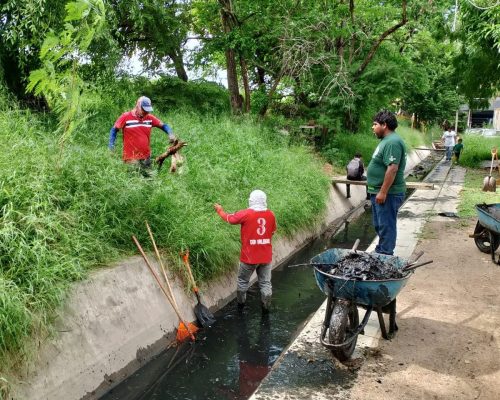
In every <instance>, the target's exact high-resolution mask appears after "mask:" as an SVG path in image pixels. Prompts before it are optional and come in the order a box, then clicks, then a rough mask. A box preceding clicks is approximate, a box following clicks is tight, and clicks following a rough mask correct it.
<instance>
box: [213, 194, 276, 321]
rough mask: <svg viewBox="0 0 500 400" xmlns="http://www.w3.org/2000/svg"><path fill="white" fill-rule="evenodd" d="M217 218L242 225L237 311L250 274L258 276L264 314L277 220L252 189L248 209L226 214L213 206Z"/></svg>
mask: <svg viewBox="0 0 500 400" xmlns="http://www.w3.org/2000/svg"><path fill="white" fill-rule="evenodd" d="M214 208H215V211H217V214H219V215H220V217H221V218H222V219H223V220H224V221H226V222H229V223H230V224H233V225H236V224H239V225H241V253H240V266H239V271H238V286H237V292H236V297H237V300H238V308H239V309H240V310H242V309H243V306H244V305H245V301H246V294H247V290H248V286H249V282H250V277H251V276H252V274H253V272H254V271H255V272H256V273H257V277H258V280H259V288H260V294H261V301H262V309H263V311H264V312H268V311H269V307H270V306H271V295H272V286H271V261H272V258H273V246H272V243H271V240H272V237H273V234H274V232H275V231H276V218H275V217H274V214H273V212H272V211H271V210H268V209H267V196H266V194H265V193H264V192H263V191H262V190H254V191H253V192H252V193H250V198H249V199H248V208H247V209H245V210H240V211H237V212H235V213H233V214H227V213H226V212H225V211H224V210H223V208H222V206H221V205H220V204H217V203H216V204H215V205H214Z"/></svg>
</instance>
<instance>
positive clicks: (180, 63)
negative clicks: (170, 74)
mask: <svg viewBox="0 0 500 400" xmlns="http://www.w3.org/2000/svg"><path fill="white" fill-rule="evenodd" d="M168 56H169V57H170V58H171V60H172V61H173V63H174V68H175V73H176V74H177V77H178V78H179V79H182V80H183V81H184V82H187V81H188V75H187V72H186V69H185V68H184V60H183V59H182V52H181V50H180V49H178V50H172V51H171V52H169V53H168Z"/></svg>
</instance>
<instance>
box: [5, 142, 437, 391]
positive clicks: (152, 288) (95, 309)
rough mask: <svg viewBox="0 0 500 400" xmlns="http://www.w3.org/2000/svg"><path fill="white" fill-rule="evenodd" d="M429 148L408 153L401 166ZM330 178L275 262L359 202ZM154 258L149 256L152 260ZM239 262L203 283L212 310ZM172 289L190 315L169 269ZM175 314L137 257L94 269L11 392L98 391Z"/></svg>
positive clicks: (227, 295) (168, 337)
mask: <svg viewBox="0 0 500 400" xmlns="http://www.w3.org/2000/svg"><path fill="white" fill-rule="evenodd" d="M429 154H430V152H429V151H427V150H418V151H414V152H412V153H411V154H409V157H408V165H407V170H409V169H412V168H413V167H414V166H415V165H417V164H418V163H420V161H421V160H423V159H424V158H426V157H427V156H428V155H429ZM345 195H346V191H345V185H333V186H332V188H331V190H330V195H329V200H328V204H327V209H326V212H325V216H324V218H323V221H322V222H321V223H319V224H317V225H316V226H313V227H312V228H311V229H309V230H306V231H303V232H301V233H299V234H297V235H296V236H294V237H293V238H291V239H287V238H280V239H278V240H276V241H275V242H274V246H273V247H274V266H277V265H279V264H280V263H281V262H283V261H284V260H286V259H287V258H288V257H290V256H291V255H292V254H294V253H295V252H296V251H298V250H299V249H301V248H302V247H303V246H304V245H306V244H307V243H308V242H309V241H310V240H311V239H312V238H314V237H316V236H317V235H319V234H321V233H322V232H323V231H324V230H325V229H326V227H328V226H329V225H331V224H332V223H334V222H336V221H341V220H343V218H344V216H345V215H346V214H348V213H350V212H352V211H353V210H354V209H356V208H357V207H360V206H361V205H362V204H363V203H364V200H365V187H364V186H354V187H352V188H351V198H349V199H346V197H345ZM153 259H154V257H151V260H153ZM236 272H237V266H236V265H235V268H234V269H233V271H232V272H231V273H230V274H227V275H226V276H224V277H222V278H220V279H218V280H215V281H214V282H211V283H210V284H207V285H203V286H202V287H201V291H202V296H203V302H204V304H206V305H207V306H209V307H210V308H211V310H213V311H215V310H218V309H220V308H222V307H223V306H224V305H226V304H227V303H228V302H229V301H231V300H232V299H233V298H234V296H235V282H236ZM171 279H172V283H173V288H172V289H173V291H174V294H175V296H176V299H177V302H178V304H179V306H180V309H181V314H182V315H183V316H185V318H186V319H188V320H191V321H194V320H195V316H194V313H193V306H194V304H195V299H194V298H193V296H192V295H190V294H189V293H186V291H185V289H184V284H183V283H182V282H181V280H180V279H179V278H178V277H175V276H172V277H171ZM177 326H178V319H177V316H176V314H175V313H174V311H173V309H172V308H171V307H170V306H169V305H168V304H167V302H166V300H165V298H164V296H163V294H162V293H161V291H160V290H159V288H158V286H157V284H156V282H155V281H154V280H153V279H152V277H151V276H150V274H149V272H148V271H147V270H146V268H145V267H144V265H143V261H142V259H141V258H140V257H132V258H130V259H127V260H125V261H124V262H121V263H119V264H116V265H112V266H110V267H109V268H104V269H100V270H97V271H95V272H93V273H92V274H91V276H90V277H89V279H87V280H86V281H84V282H81V283H78V284H75V285H74V287H73V288H72V290H71V293H70V294H69V296H68V300H67V302H66V304H65V306H64V308H63V309H62V310H61V312H60V316H59V318H58V320H57V323H56V327H55V337H53V338H48V339H47V340H46V341H45V342H43V343H41V344H40V350H39V354H38V356H37V358H36V360H35V361H34V362H32V363H31V364H30V365H27V366H25V367H24V369H25V371H24V373H23V376H21V377H20V378H19V381H18V382H15V384H14V390H13V397H12V398H13V399H23V400H32V399H33V400H34V399H37V400H42V399H47V400H49V399H50V400H59V399H60V400H73V399H75V400H76V399H95V398H98V397H100V396H102V395H103V394H104V393H106V392H107V391H109V390H110V389H111V388H113V387H114V386H116V385H117V384H118V383H120V382H121V381H123V380H124V379H125V378H127V377H128V376H130V375H131V374H133V373H134V372H135V371H137V370H138V369H139V368H140V367H141V366H142V365H144V364H145V363H147V362H148V361H149V360H151V358H152V357H154V356H155V355H157V354H159V353H160V352H161V351H162V350H164V349H165V348H166V347H168V346H170V345H172V344H174V343H175V329H176V328H177Z"/></svg>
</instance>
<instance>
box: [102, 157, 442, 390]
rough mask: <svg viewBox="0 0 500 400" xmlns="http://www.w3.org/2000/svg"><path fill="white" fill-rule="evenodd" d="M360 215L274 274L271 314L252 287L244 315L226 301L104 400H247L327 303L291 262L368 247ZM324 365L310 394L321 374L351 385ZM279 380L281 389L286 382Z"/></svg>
mask: <svg viewBox="0 0 500 400" xmlns="http://www.w3.org/2000/svg"><path fill="white" fill-rule="evenodd" d="M441 158H442V155H440V154H432V155H431V157H428V158H427V159H425V160H424V161H423V162H421V163H420V165H419V166H417V167H416V168H415V169H414V170H413V172H412V173H411V174H410V175H411V176H412V178H410V180H416V181H420V180H422V179H423V178H424V177H425V175H427V173H429V171H430V170H432V168H433V167H434V166H435V165H436V163H437V162H438V161H439V160H440V159H441ZM411 192H412V191H408V192H407V196H410V195H411ZM365 210H366V212H364V213H362V209H360V210H359V212H358V210H353V213H352V215H346V216H345V218H347V219H348V220H349V219H350V218H353V216H354V215H355V214H357V215H359V214H360V213H361V215H360V216H359V217H357V218H355V219H353V220H352V221H350V222H344V223H343V224H342V226H340V227H339V226H332V227H331V228H330V229H327V231H326V232H325V233H324V234H323V235H322V236H320V237H318V238H317V239H315V240H313V241H312V242H311V243H309V244H308V245H307V246H306V247H304V248H303V249H302V250H301V251H300V252H298V253H297V254H295V255H294V256H293V257H291V258H290V259H289V260H287V261H286V262H285V263H283V264H282V265H280V266H279V267H278V268H276V269H275V270H274V271H273V278H272V282H273V306H272V310H271V312H270V314H268V315H263V314H262V313H261V309H260V299H259V292H258V288H257V286H254V287H253V288H251V289H250V291H249V294H248V300H247V306H246V308H245V310H244V312H243V313H239V312H238V310H237V307H236V302H235V301H233V302H231V303H229V304H228V305H227V306H226V307H224V308H223V309H222V310H220V311H219V312H217V313H216V315H215V317H216V319H217V323H216V324H215V325H214V326H213V327H212V328H209V329H206V330H203V331H200V332H199V333H198V334H197V340H196V342H195V343H189V344H183V345H181V346H179V347H177V348H174V349H169V350H167V351H165V352H163V353H162V354H160V355H159V356H158V357H156V358H155V359H154V360H152V361H151V362H150V363H148V364H147V365H145V366H144V367H143V368H141V369H140V370H139V371H137V372H136V373H135V374H134V375H133V376H131V377H129V378H128V379H126V380H125V381H124V382H122V383H121V384H119V385H118V386H116V387H115V388H114V389H112V390H111V391H109V392H108V393H107V394H106V395H104V396H103V397H101V400H148V399H162V400H163V399H189V400H198V399H200V400H201V399H203V400H208V399H247V398H249V397H250V396H251V395H252V393H253V392H254V390H255V389H256V388H257V386H259V384H260V382H261V381H262V380H263V379H264V378H265V377H266V375H267V374H268V372H269V371H270V369H271V367H272V366H273V364H274V363H275V361H276V360H277V359H278V357H279V356H280V354H282V352H283V351H284V350H285V349H286V348H287V346H288V345H289V344H290V342H291V341H292V340H293V339H294V336H295V335H296V334H297V333H298V332H300V329H301V328H302V326H303V325H304V323H305V322H306V321H307V319H308V317H309V316H310V315H311V314H312V313H313V312H315V311H316V310H317V309H318V308H319V306H320V305H321V304H322V302H323V301H324V300H325V296H324V294H323V293H322V292H321V291H320V289H319V288H318V287H317V286H316V283H315V280H314V275H313V272H312V270H311V267H304V266H301V267H293V265H296V264H301V263H308V262H309V260H310V259H311V258H312V257H313V256H314V255H316V254H318V253H320V252H322V251H324V250H325V249H327V248H330V247H339V248H351V247H352V245H353V243H354V241H355V240H356V239H357V238H359V239H360V240H361V243H360V245H359V247H358V248H359V249H360V250H365V249H366V248H367V247H368V246H369V245H370V244H371V242H372V241H373V239H374V238H375V236H376V235H375V232H374V230H373V227H372V223H371V208H370V206H369V203H367V204H365ZM342 228H343V229H342ZM339 230H340V231H339ZM318 335H319V332H318ZM326 351H327V350H325V352H326ZM296 361H297V364H296V365H295V366H290V368H301V366H300V362H301V361H300V360H296ZM305 362H307V360H306V361H305ZM324 368H326V369H328V370H327V371H326V370H325V371H321V369H322V367H321V366H319V367H318V366H317V367H316V368H314V371H315V372H314V374H313V375H314V376H307V374H302V375H304V376H302V378H301V379H302V380H303V381H304V382H302V383H301V385H303V386H306V387H311V389H314V386H316V384H320V383H319V381H318V382H316V381H317V380H318V379H319V376H320V375H324V374H323V373H325V374H327V376H328V380H330V382H332V383H333V382H335V383H336V384H338V385H340V387H348V386H349V385H351V384H352V380H353V376H352V375H349V376H348V375H346V374H345V372H341V371H338V372H337V371H335V372H333V371H331V367H329V366H327V365H326V364H324ZM276 379H277V380H278V381H280V382H281V384H284V382H285V381H286V380H287V379H288V377H279V376H278V377H276ZM276 379H274V380H273V382H275V381H276ZM275 383H276V382H275ZM278 385H279V384H278Z"/></svg>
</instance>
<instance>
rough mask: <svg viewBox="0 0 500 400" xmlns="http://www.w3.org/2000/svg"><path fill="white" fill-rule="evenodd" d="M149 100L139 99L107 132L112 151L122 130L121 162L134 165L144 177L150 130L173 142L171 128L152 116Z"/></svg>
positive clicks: (147, 158)
mask: <svg viewBox="0 0 500 400" xmlns="http://www.w3.org/2000/svg"><path fill="white" fill-rule="evenodd" d="M152 111H153V106H152V105H151V100H150V99H149V98H148V97H146V96H142V97H139V99H138V100H137V103H136V105H135V107H134V109H133V110H131V111H127V112H125V113H123V114H122V115H121V116H120V118H118V119H117V120H116V122H115V124H114V125H113V127H112V128H111V131H110V132H109V144H108V147H109V149H110V150H114V148H115V141H116V135H117V133H118V131H119V130H120V129H122V130H123V156H122V158H123V161H124V162H126V163H129V164H134V165H136V166H137V167H138V168H139V170H140V172H141V173H142V174H143V175H144V176H149V172H148V170H149V169H150V168H151V129H152V128H153V127H156V128H160V129H162V130H163V131H165V132H166V133H167V134H168V137H169V140H170V142H171V143H172V142H173V141H174V140H175V136H174V133H173V132H172V128H170V126H168V125H167V124H165V123H163V122H161V121H160V120H159V119H158V118H157V117H155V116H154V115H153V114H150V113H151V112H152Z"/></svg>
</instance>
